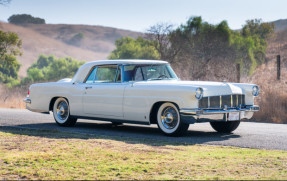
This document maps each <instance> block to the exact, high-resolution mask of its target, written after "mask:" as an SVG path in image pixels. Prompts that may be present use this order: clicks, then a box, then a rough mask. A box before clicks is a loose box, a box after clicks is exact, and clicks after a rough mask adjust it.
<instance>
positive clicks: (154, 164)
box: [0, 128, 287, 180]
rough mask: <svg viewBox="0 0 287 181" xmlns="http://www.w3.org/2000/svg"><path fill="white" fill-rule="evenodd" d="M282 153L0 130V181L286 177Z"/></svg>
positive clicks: (284, 156) (285, 153) (57, 133)
mask: <svg viewBox="0 0 287 181" xmlns="http://www.w3.org/2000/svg"><path fill="white" fill-rule="evenodd" d="M286 164H287V152H286V151H273V150H257V149H245V148H234V147H222V146H206V145H181V144H177V143H175V142H162V141H155V140H152V141H151V140H145V139H125V138H118V137H117V138H116V137H106V136H94V135H86V134H75V133H63V132H57V131H45V130H39V131H37V130H18V129H12V128H0V179H1V180H3V179H4V180H6V179H7V180H16V179H28V180H30V179H37V180H59V179H64V180H67V179H68V180H70V179H81V180H86V179H103V180H114V179H131V180H135V179H141V180H142V179H144V180H154V179H188V180H191V179H215V180H223V179H231V180H233V179H236V180H239V179H248V180H249V179H250V180H254V179H256V180H257V179H263V180H276V179H280V180H286V179H287V170H286V167H287V165H286Z"/></svg>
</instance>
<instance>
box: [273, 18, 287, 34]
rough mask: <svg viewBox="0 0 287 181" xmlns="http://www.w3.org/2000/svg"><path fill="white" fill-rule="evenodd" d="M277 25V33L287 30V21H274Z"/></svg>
mask: <svg viewBox="0 0 287 181" xmlns="http://www.w3.org/2000/svg"><path fill="white" fill-rule="evenodd" d="M273 23H274V25H275V31H276V32H278V31H282V30H286V29H287V19H279V20H277V21H273Z"/></svg>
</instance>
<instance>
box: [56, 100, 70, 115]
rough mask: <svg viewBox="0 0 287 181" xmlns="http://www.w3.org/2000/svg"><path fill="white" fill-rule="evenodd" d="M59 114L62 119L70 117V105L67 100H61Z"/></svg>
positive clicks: (58, 107) (58, 108)
mask: <svg viewBox="0 0 287 181" xmlns="http://www.w3.org/2000/svg"><path fill="white" fill-rule="evenodd" d="M57 116H58V118H59V119H61V120H64V119H66V118H67V117H68V105H67V103H66V102H64V101H61V102H59V104H58V106H57Z"/></svg>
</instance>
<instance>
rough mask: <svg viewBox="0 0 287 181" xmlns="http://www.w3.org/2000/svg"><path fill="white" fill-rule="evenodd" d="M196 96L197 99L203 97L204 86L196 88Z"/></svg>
mask: <svg viewBox="0 0 287 181" xmlns="http://www.w3.org/2000/svg"><path fill="white" fill-rule="evenodd" d="M195 97H196V99H201V98H202V97H203V89H202V88H200V87H199V88H197V89H196V90H195Z"/></svg>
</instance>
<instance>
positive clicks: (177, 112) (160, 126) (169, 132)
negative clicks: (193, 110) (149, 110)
mask: <svg viewBox="0 0 287 181" xmlns="http://www.w3.org/2000/svg"><path fill="white" fill-rule="evenodd" d="M166 107H172V108H174V109H175V110H176V114H177V117H178V121H177V124H176V126H175V127H174V128H172V129H167V128H166V127H165V126H164V125H163V123H162V122H161V113H162V111H163V110H164V109H165V108H166ZM157 124H158V126H159V128H160V129H161V131H163V132H164V133H165V134H168V135H171V134H173V133H175V132H176V131H177V129H178V127H179V124H180V115H179V111H178V108H177V107H176V106H175V105H174V104H172V103H169V102H167V103H163V104H162V105H161V106H160V107H159V109H158V111H157Z"/></svg>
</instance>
